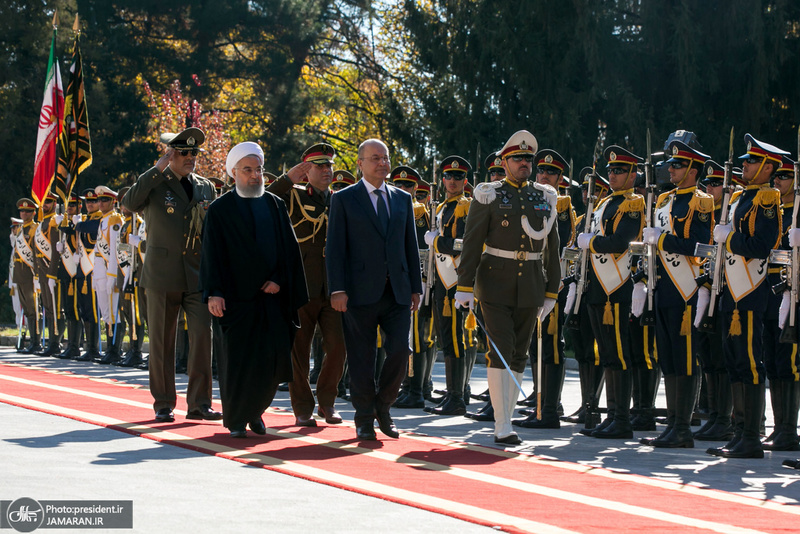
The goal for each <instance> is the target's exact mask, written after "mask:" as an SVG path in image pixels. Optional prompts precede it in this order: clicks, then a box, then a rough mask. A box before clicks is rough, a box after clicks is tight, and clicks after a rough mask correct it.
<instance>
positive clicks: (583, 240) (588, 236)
mask: <svg viewBox="0 0 800 534" xmlns="http://www.w3.org/2000/svg"><path fill="white" fill-rule="evenodd" d="M593 237H594V234H592V233H590V232H584V233H582V234H579V235H578V248H583V249H586V248H589V244H590V243H591V242H592V238H593Z"/></svg>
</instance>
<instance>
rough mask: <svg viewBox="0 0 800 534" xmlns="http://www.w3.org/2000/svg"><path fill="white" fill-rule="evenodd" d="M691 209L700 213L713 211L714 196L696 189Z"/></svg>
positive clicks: (690, 204)
mask: <svg viewBox="0 0 800 534" xmlns="http://www.w3.org/2000/svg"><path fill="white" fill-rule="evenodd" d="M689 210H691V211H696V212H698V213H711V212H713V211H714V197H712V196H711V195H709V194H708V193H704V192H702V191H700V190H699V189H695V191H694V194H693V195H692V199H691V200H690V201H689Z"/></svg>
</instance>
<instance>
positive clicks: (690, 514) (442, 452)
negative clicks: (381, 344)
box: [0, 364, 800, 532]
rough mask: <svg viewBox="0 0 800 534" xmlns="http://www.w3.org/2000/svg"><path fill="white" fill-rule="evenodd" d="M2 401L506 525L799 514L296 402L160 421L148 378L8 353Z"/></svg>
mask: <svg viewBox="0 0 800 534" xmlns="http://www.w3.org/2000/svg"><path fill="white" fill-rule="evenodd" d="M0 401H1V402H5V403H8V404H13V405H16V406H22V407H25V408H29V409H33V410H38V411H42V412H46V413H51V414H54V415H59V416H64V417H69V418H72V419H76V420H79V421H83V422H86V423H90V424H95V425H99V426H104V427H108V428H112V429H115V430H121V431H123V432H128V433H131V434H135V435H141V436H142V437H146V438H149V439H153V440H156V441H160V442H163V443H169V444H171V445H177V446H180V447H186V448H189V449H193V450H197V451H201V452H204V453H208V454H214V455H216V456H219V457H223V458H228V459H232V460H236V461H239V462H243V463H247V464H250V465H256V466H262V467H264V468H266V469H272V470H275V471H279V472H281V473H286V474H290V475H293V476H298V477H301V478H305V479H308V480H312V481H315V482H320V483H323V484H329V485H331V486H335V487H339V488H343V489H347V490H350V491H355V492H359V493H363V494H366V495H371V496H375V497H378V498H382V499H387V500H390V501H394V502H398V503H403V504H407V505H410V506H415V507H418V508H422V509H426V510H430V511H433V512H436V513H440V514H446V515H449V516H453V517H457V518H460V519H464V520H466V521H471V522H474V523H479V524H483V525H488V526H496V527H499V528H500V529H502V530H504V531H507V532H597V531H600V530H603V531H608V530H613V531H614V532H626V531H636V532H641V531H643V530H648V531H650V532H664V531H680V532H692V531H698V532H701V531H702V532H709V531H710V532H797V531H798V529H799V528H798V525H800V507H793V506H789V505H782V504H779V503H775V502H770V501H760V500H757V499H753V498H749V497H743V496H738V495H733V494H729V493H725V492H722V491H717V490H711V489H701V488H696V487H694V486H687V485H681V484H676V483H672V482H663V481H659V480H654V479H650V478H647V477H642V476H637V475H630V474H619V473H614V472H612V471H609V470H606V469H596V468H591V467H587V466H583V465H578V464H573V463H569V462H548V461H546V460H542V459H539V458H537V457H535V456H525V455H518V454H515V453H513V452H505V451H502V450H495V449H491V448H486V447H480V446H476V445H467V444H464V443H458V442H450V441H447V440H443V439H440V438H432V437H426V436H421V435H412V434H403V435H402V436H401V438H400V439H398V440H393V439H388V438H384V437H383V436H380V434H379V436H380V438H379V439H381V441H379V442H371V443H369V444H366V443H362V442H358V441H356V440H355V439H354V435H355V432H354V430H353V428H352V426H347V425H339V426H321V427H317V428H302V429H300V428H298V427H295V426H293V423H294V416H293V415H292V414H289V413H282V412H273V411H269V412H267V413H266V414H265V415H264V422H265V423H266V425H267V427H268V428H267V436H263V437H262V436H258V437H253V435H252V434H250V436H251V437H249V438H248V439H246V440H240V439H239V440H237V439H231V438H229V437H228V432H227V430H226V429H225V428H224V427H223V426H222V425H221V423H220V422H200V423H199V424H198V423H197V422H194V421H193V422H191V423H190V424H187V422H185V420H184V419H183V417H182V416H183V415H185V405H184V406H182V407H181V406H179V409H178V410H176V415H177V416H178V417H177V420H176V421H175V422H174V423H155V422H154V421H153V410H152V398H151V397H150V394H149V392H148V391H147V390H145V389H140V388H136V387H131V386H129V385H126V384H121V383H117V382H112V381H108V380H98V379H92V378H89V377H85V376H77V375H72V374H64V373H58V372H52V371H45V370H42V369H37V368H31V367H26V366H18V365H9V364H0ZM179 402H180V400H179ZM181 408H183V410H184V411H183V412H182V411H181ZM217 408H218V409H219V406H217Z"/></svg>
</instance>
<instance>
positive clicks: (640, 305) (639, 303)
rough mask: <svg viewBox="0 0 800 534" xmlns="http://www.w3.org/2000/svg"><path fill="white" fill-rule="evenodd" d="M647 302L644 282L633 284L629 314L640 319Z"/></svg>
mask: <svg viewBox="0 0 800 534" xmlns="http://www.w3.org/2000/svg"><path fill="white" fill-rule="evenodd" d="M645 230H647V228H645ZM646 300H647V286H646V285H644V282H636V283H635V284H633V296H632V298H631V313H632V314H633V316H634V317H641V316H642V312H644V303H645V301H646Z"/></svg>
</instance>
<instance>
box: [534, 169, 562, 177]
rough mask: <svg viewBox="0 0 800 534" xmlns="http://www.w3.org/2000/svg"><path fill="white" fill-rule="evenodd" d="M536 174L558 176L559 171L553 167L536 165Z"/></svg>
mask: <svg viewBox="0 0 800 534" xmlns="http://www.w3.org/2000/svg"><path fill="white" fill-rule="evenodd" d="M536 173H537V174H546V175H548V176H558V175H559V174H561V171H559V170H558V169H555V168H553V167H536Z"/></svg>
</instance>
